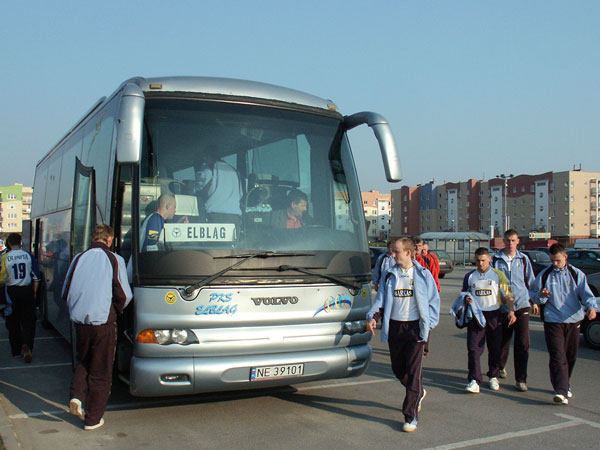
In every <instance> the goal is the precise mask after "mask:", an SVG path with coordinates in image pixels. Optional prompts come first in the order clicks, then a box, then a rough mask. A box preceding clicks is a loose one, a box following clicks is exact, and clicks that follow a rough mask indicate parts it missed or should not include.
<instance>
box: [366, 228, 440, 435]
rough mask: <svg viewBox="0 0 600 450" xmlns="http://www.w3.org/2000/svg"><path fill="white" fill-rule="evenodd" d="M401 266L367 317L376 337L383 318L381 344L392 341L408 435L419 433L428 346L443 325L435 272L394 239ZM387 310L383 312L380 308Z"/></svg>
mask: <svg viewBox="0 0 600 450" xmlns="http://www.w3.org/2000/svg"><path fill="white" fill-rule="evenodd" d="M391 249H392V256H393V257H394V260H395V261H396V265H394V266H393V267H391V268H390V269H389V270H388V272H387V273H386V275H385V277H384V280H383V281H382V284H381V285H380V289H379V290H378V291H377V296H376V297H375V301H374V302H373V306H372V307H371V309H370V310H369V312H368V313H367V331H369V332H371V333H372V334H373V335H375V328H376V326H377V321H378V320H379V319H380V318H382V328H381V340H382V341H383V342H387V343H388V346H389V349H390V359H391V363H392V370H393V372H394V375H396V377H397V378H398V379H399V380H400V382H401V383H402V385H403V386H404V387H405V388H406V396H405V398H404V402H403V404H402V413H403V415H404V424H403V425H402V431H404V432H412V431H415V430H416V429H417V424H418V419H419V418H418V415H419V411H420V409H421V404H422V402H423V399H424V398H425V396H426V395H427V391H426V390H425V389H424V388H423V347H424V345H425V342H426V341H427V337H428V336H429V331H430V330H431V329H432V328H434V327H435V326H436V325H437V324H438V321H439V313H440V296H439V293H438V291H437V289H436V286H435V281H434V280H433V277H432V276H431V273H430V272H429V271H428V270H427V269H425V268H424V267H423V266H421V265H420V264H419V263H418V262H416V261H415V260H414V259H413V256H414V251H415V247H414V243H413V241H412V240H411V239H408V238H396V239H392V246H391ZM381 308H382V309H383V314H381V312H380V309H381Z"/></svg>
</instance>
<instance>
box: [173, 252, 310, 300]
mask: <svg viewBox="0 0 600 450" xmlns="http://www.w3.org/2000/svg"><path fill="white" fill-rule="evenodd" d="M314 255H315V254H314V253H298V252H260V253H242V254H239V255H228V256H215V257H214V258H213V259H230V258H241V261H238V262H236V263H235V264H232V265H231V266H229V267H225V268H224V269H223V270H221V271H219V272H217V273H215V274H214V275H211V276H210V277H208V278H205V279H203V280H201V281H199V282H197V283H196V284H192V285H191V286H188V287H186V288H185V289H184V290H183V292H184V293H185V295H188V296H189V295H192V293H193V292H194V291H195V290H196V289H200V288H202V287H204V286H206V285H207V284H209V283H210V282H212V281H214V280H216V279H217V278H219V277H221V276H222V275H223V274H225V273H227V272H229V271H230V270H232V269H235V268H236V267H237V266H239V265H241V264H243V263H245V262H246V261H248V260H250V259H253V258H275V257H278V256H314ZM280 267H281V266H280Z"/></svg>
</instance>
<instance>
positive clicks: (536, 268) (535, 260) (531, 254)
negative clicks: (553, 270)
mask: <svg viewBox="0 0 600 450" xmlns="http://www.w3.org/2000/svg"><path fill="white" fill-rule="evenodd" d="M521 253H523V254H524V255H527V257H528V258H529V261H531V267H532V268H533V273H534V274H535V275H536V276H537V274H538V273H540V271H541V270H542V269H545V268H546V267H548V266H549V265H551V264H552V261H550V256H548V253H546V252H543V251H541V250H521Z"/></svg>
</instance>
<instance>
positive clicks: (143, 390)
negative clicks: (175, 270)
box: [129, 344, 371, 397]
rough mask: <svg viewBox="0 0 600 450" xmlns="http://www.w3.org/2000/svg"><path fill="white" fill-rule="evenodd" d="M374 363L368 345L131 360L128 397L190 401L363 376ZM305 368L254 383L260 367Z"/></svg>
mask: <svg viewBox="0 0 600 450" xmlns="http://www.w3.org/2000/svg"><path fill="white" fill-rule="evenodd" d="M370 360H371V346H370V345H369V344H362V345H355V346H351V347H344V348H336V349H327V350H315V351H305V352H290V353H276V354H267V355H264V354H263V355H244V356H223V357H207V358H202V357H189V358H140V357H135V356H134V357H133V358H132V359H131V372H130V378H129V381H130V385H129V388H130V392H131V394H133V395H135V396H139V397H155V396H167V395H168V396H170V395H189V394H198V393H202V392H218V391H229V390H238V389H257V388H265V387H274V386H287V385H292V384H298V383H306V382H309V381H316V380H322V379H330V378H346V377H354V376H359V375H361V374H362V373H363V372H364V371H365V370H366V369H367V366H368V364H369V361H370ZM285 364H303V375H301V376H286V377H281V378H269V379H260V380H253V381H251V380H250V377H251V375H250V374H251V371H252V369H253V368H256V367H265V366H279V365H285Z"/></svg>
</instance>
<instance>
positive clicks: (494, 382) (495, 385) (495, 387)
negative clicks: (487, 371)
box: [490, 377, 500, 391]
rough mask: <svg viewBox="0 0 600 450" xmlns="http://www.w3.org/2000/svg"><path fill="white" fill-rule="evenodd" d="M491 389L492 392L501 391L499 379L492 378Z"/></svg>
mask: <svg viewBox="0 0 600 450" xmlns="http://www.w3.org/2000/svg"><path fill="white" fill-rule="evenodd" d="M490 389H491V390H492V391H498V390H500V383H498V378H496V377H493V378H490Z"/></svg>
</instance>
